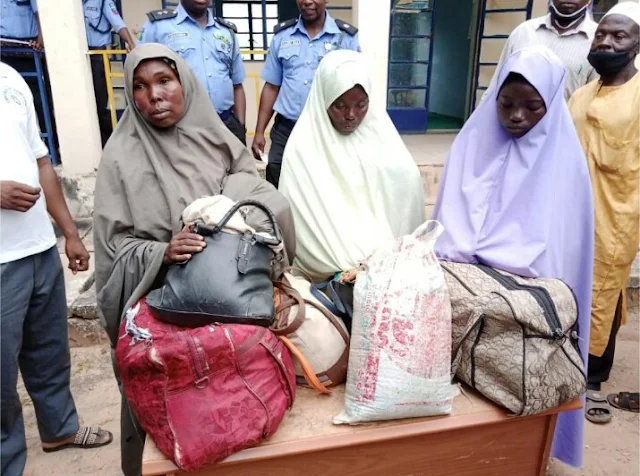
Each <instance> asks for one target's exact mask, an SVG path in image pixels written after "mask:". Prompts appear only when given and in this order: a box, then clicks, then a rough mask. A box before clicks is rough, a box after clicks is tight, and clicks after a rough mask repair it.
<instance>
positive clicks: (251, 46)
mask: <svg viewBox="0 0 640 476" xmlns="http://www.w3.org/2000/svg"><path fill="white" fill-rule="evenodd" d="M215 4H216V8H215V10H216V14H220V16H222V17H223V18H225V19H226V20H229V21H231V22H233V23H235V24H236V26H237V27H238V44H239V45H240V48H242V49H247V50H253V51H255V50H266V49H267V48H269V44H270V43H271V38H273V28H274V27H275V26H276V24H277V23H278V0H244V1H243V0H224V1H218V0H216V2H215ZM220 4H221V6H222V12H221V13H218V12H217V11H218V10H220ZM294 5H295V3H294ZM177 6H178V1H177V0H174V1H171V0H163V2H162V7H163V8H175V7H177ZM264 58H265V55H264V54H259V53H252V54H246V55H242V59H244V60H254V61H264Z"/></svg>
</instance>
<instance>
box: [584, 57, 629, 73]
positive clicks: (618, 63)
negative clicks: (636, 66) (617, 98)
mask: <svg viewBox="0 0 640 476" xmlns="http://www.w3.org/2000/svg"><path fill="white" fill-rule="evenodd" d="M587 59H588V60H589V63H591V66H593V69H595V70H596V72H597V73H598V74H599V75H600V76H605V77H606V76H614V75H616V74H618V73H619V72H620V71H622V70H623V69H625V68H626V67H627V65H628V64H629V63H631V62H632V61H633V59H634V57H633V56H632V55H631V51H621V52H617V51H592V52H591V53H589V56H588V57H587Z"/></svg>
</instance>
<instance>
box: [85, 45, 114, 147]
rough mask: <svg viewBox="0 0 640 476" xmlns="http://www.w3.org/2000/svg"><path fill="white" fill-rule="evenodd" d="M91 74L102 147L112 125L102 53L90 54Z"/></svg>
mask: <svg viewBox="0 0 640 476" xmlns="http://www.w3.org/2000/svg"><path fill="white" fill-rule="evenodd" d="M90 49H92V50H96V49H100V50H102V49H106V46H105V47H97V48H94V47H91V48H90ZM91 76H92V77H93V92H94V94H95V97H96V107H97V108H98V123H99V124H100V138H101V139H102V148H104V146H105V144H106V143H107V141H108V140H109V137H110V136H111V133H112V132H113V127H112V125H111V112H110V111H109V96H108V94H107V76H106V73H105V71H104V62H103V61H102V55H91Z"/></svg>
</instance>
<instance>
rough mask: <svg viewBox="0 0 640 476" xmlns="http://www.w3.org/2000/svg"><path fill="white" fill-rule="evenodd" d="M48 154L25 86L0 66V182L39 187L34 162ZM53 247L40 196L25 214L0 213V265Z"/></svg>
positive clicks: (54, 238) (50, 228)
mask: <svg viewBox="0 0 640 476" xmlns="http://www.w3.org/2000/svg"><path fill="white" fill-rule="evenodd" d="M48 153H49V151H48V150H47V147H46V146H45V145H44V143H43V142H42V140H41V139H40V128H39V127H38V119H37V116H36V112H35V108H34V106H33V96H32V94H31V91H30V90H29V87H28V86H27V83H25V81H24V79H22V76H20V74H19V73H18V72H17V71H16V70H14V69H13V68H11V67H10V66H8V65H6V64H4V63H2V62H0V180H2V181H5V180H6V181H13V182H19V183H23V184H25V185H29V186H31V187H40V179H39V177H40V176H39V171H38V164H37V162H36V160H37V159H39V158H42V157H45V156H47V155H48ZM55 244H56V236H55V233H54V231H53V226H52V225H51V220H50V219H49V215H48V213H47V204H46V201H45V197H44V193H43V192H41V193H40V198H39V199H38V201H37V202H36V203H35V205H34V206H33V207H31V209H29V211H27V212H24V213H23V212H17V211H13V210H5V209H0V263H8V262H10V261H16V260H19V259H22V258H25V257H27V256H32V255H34V254H37V253H42V252H43V251H46V250H48V249H49V248H51V247H52V246H55Z"/></svg>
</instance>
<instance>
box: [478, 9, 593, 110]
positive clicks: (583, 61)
mask: <svg viewBox="0 0 640 476" xmlns="http://www.w3.org/2000/svg"><path fill="white" fill-rule="evenodd" d="M590 5H591V0H550V1H549V13H548V14H547V15H546V16H544V17H540V18H533V19H531V20H528V21H526V22H524V23H522V24H520V25H519V26H517V27H516V29H515V30H513V32H512V33H511V35H509V39H508V40H507V43H506V44H505V46H504V48H503V50H502V55H501V56H500V61H499V63H498V66H497V67H496V73H495V74H494V76H493V79H492V80H491V83H490V85H489V89H491V88H492V87H495V84H496V81H497V78H498V72H499V71H500V69H502V65H503V64H504V62H505V61H506V60H507V58H509V57H510V56H511V55H512V54H513V53H515V52H516V51H518V50H520V49H522V48H525V47H527V46H536V45H538V46H546V47H547V48H549V49H550V50H552V51H553V52H554V53H555V54H556V55H558V57H559V58H560V59H561V60H562V62H563V63H564V66H565V68H566V69H567V77H566V83H565V91H564V96H565V99H567V100H568V99H569V98H570V97H571V95H572V94H573V93H574V91H575V90H576V89H578V88H581V87H582V86H584V85H585V84H587V83H589V82H590V81H592V80H594V79H596V78H597V77H598V75H597V74H596V72H595V71H594V69H593V67H592V66H591V65H590V64H589V62H588V61H587V55H588V54H589V48H590V47H591V42H592V41H593V35H594V34H595V31H596V28H597V26H598V24H597V23H596V22H594V21H593V20H592V19H591V14H590V13H589V6H590ZM483 98H484V96H483Z"/></svg>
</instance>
